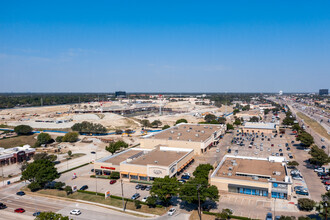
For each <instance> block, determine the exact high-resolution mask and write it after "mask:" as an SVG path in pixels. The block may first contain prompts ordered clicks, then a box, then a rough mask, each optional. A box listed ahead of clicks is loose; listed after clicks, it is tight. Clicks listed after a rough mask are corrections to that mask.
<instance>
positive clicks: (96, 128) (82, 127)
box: [71, 121, 107, 134]
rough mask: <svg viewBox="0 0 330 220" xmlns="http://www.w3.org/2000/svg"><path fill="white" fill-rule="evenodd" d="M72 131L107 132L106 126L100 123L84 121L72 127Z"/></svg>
mask: <svg viewBox="0 0 330 220" xmlns="http://www.w3.org/2000/svg"><path fill="white" fill-rule="evenodd" d="M71 129H72V131H77V132H82V133H96V134H104V133H106V132H107V129H106V127H104V126H103V125H101V124H98V123H95V124H94V123H91V122H87V121H83V122H82V123H76V124H74V125H73V126H72V127H71Z"/></svg>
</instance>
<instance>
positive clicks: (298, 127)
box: [292, 124, 302, 131]
mask: <svg viewBox="0 0 330 220" xmlns="http://www.w3.org/2000/svg"><path fill="white" fill-rule="evenodd" d="M292 130H294V131H301V130H302V129H301V127H300V126H299V124H294V125H292Z"/></svg>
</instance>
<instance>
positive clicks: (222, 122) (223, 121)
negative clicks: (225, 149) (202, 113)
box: [218, 117, 227, 124]
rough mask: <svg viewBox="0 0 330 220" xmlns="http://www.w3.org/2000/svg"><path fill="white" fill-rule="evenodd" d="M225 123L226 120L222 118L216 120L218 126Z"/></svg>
mask: <svg viewBox="0 0 330 220" xmlns="http://www.w3.org/2000/svg"><path fill="white" fill-rule="evenodd" d="M226 121H227V120H226V118H224V117H221V118H219V119H218V122H219V124H226Z"/></svg>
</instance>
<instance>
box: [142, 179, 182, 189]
mask: <svg viewBox="0 0 330 220" xmlns="http://www.w3.org/2000/svg"><path fill="white" fill-rule="evenodd" d="M184 181H185V180H184ZM151 188H152V186H147V187H146V191H150V190H151Z"/></svg>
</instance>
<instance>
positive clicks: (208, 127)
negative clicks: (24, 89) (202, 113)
mask: <svg viewBox="0 0 330 220" xmlns="http://www.w3.org/2000/svg"><path fill="white" fill-rule="evenodd" d="M222 127H223V126H222V125H214V124H179V125H176V126H174V127H171V128H169V129H166V130H163V131H161V132H159V133H157V134H152V135H148V136H146V137H143V138H154V139H166V140H182V141H193V142H204V141H206V140H207V139H208V138H209V137H211V135H213V133H214V132H216V131H218V130H220V129H221V128H222ZM218 135H219V134H217V136H218Z"/></svg>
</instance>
